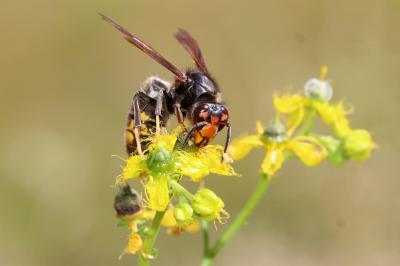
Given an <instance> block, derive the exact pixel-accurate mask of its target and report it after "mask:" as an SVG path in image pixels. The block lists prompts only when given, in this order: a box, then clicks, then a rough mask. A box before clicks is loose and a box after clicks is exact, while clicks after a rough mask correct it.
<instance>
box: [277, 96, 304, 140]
mask: <svg viewBox="0 0 400 266" xmlns="http://www.w3.org/2000/svg"><path fill="white" fill-rule="evenodd" d="M307 100H308V99H307V98H305V97H304V96H302V95H300V94H292V95H290V94H285V95H283V96H281V97H279V96H278V95H277V94H274V106H275V110H276V112H277V113H278V114H284V115H286V116H287V120H286V123H285V124H286V127H287V128H288V132H287V134H288V135H289V136H290V135H292V134H293V132H294V131H295V130H296V129H297V128H298V127H299V126H300V125H301V123H302V122H303V120H304V115H305V112H306V109H305V105H306V103H307Z"/></svg>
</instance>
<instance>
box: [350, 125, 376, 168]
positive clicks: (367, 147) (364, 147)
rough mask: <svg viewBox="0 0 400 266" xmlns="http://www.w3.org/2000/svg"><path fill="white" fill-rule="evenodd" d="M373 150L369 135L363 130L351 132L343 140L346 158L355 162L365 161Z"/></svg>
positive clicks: (374, 145)
mask: <svg viewBox="0 0 400 266" xmlns="http://www.w3.org/2000/svg"><path fill="white" fill-rule="evenodd" d="M375 148H376V144H375V143H374V142H373V141H372V137H371V134H370V133H369V132H368V131H366V130H363V129H357V130H353V131H351V132H350V133H349V134H348V135H347V136H346V137H345V138H344V140H343V149H344V152H345V154H346V156H348V157H349V158H352V159H355V160H360V161H361V160H365V159H367V158H368V157H369V156H370V155H371V151H372V150H373V149H375Z"/></svg>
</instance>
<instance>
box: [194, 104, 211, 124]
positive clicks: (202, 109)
mask: <svg viewBox="0 0 400 266" xmlns="http://www.w3.org/2000/svg"><path fill="white" fill-rule="evenodd" d="M209 119H210V108H209V106H208V105H207V104H200V105H198V106H197V107H196V109H195V110H194V112H193V122H194V123H198V122H201V121H208V120H209Z"/></svg>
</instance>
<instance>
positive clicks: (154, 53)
mask: <svg viewBox="0 0 400 266" xmlns="http://www.w3.org/2000/svg"><path fill="white" fill-rule="evenodd" d="M99 15H100V16H101V18H102V19H104V20H105V21H107V22H108V23H110V24H111V25H112V26H113V27H114V28H116V29H117V30H118V31H120V32H121V33H122V34H123V35H124V38H125V39H126V40H127V41H128V42H130V43H131V44H133V45H134V46H136V47H137V48H139V49H140V50H142V51H143V52H144V53H145V54H147V55H149V56H150V57H151V58H153V59H154V60H156V61H157V62H158V63H160V64H161V65H163V66H164V67H165V68H167V69H168V70H169V71H171V72H172V73H173V74H174V75H175V76H176V77H177V78H178V79H179V80H181V81H186V80H187V77H186V75H185V73H183V72H182V71H180V70H179V69H178V68H177V67H176V66H174V65H173V64H172V63H170V62H169V61H168V60H167V59H165V58H164V57H163V56H162V55H161V54H159V53H158V52H157V51H156V50H154V49H153V48H152V47H151V46H149V45H147V44H146V43H145V42H143V41H142V40H140V39H139V38H138V37H136V36H135V35H133V34H132V33H130V32H129V31H128V30H126V29H125V28H124V27H122V26H121V25H119V24H118V23H117V22H115V21H114V20H112V19H111V18H109V17H107V16H105V15H103V14H101V13H99Z"/></svg>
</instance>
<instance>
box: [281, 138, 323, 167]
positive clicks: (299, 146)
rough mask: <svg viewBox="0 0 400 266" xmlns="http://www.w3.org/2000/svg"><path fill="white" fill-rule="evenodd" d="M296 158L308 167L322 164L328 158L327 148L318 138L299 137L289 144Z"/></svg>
mask: <svg viewBox="0 0 400 266" xmlns="http://www.w3.org/2000/svg"><path fill="white" fill-rule="evenodd" d="M287 146H288V149H290V150H291V151H292V152H293V153H294V154H296V156H297V157H298V158H299V159H300V160H301V161H302V162H303V163H304V164H305V165H308V166H315V165H318V164H320V163H321V162H322V161H323V160H324V159H326V157H327V156H328V152H327V150H326V149H325V147H324V146H323V145H322V144H321V143H319V141H318V140H317V139H316V138H313V137H308V136H298V137H295V138H294V139H292V140H290V141H289V142H288V143H287Z"/></svg>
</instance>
